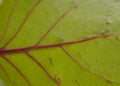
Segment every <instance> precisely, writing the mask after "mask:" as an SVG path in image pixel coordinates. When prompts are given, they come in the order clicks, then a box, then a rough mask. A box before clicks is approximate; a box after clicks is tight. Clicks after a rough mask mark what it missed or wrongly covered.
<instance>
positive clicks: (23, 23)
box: [2, 0, 42, 49]
mask: <svg viewBox="0 0 120 86" xmlns="http://www.w3.org/2000/svg"><path fill="white" fill-rule="evenodd" d="M41 1H42V0H38V2H37V3H36V4H35V5H34V6H33V7H32V9H31V10H30V11H29V12H28V14H27V16H26V18H25V19H24V20H23V22H22V24H21V25H20V27H19V28H18V30H17V31H16V32H15V34H14V35H13V36H12V37H11V38H10V39H9V40H8V41H7V43H6V44H5V45H4V46H3V47H2V49H4V48H5V47H6V46H7V45H8V44H9V43H10V42H11V41H12V40H13V39H14V38H15V37H16V36H17V34H18V33H19V32H20V30H21V29H22V28H23V26H24V25H25V23H26V22H27V20H28V19H29V17H30V15H31V14H32V12H33V11H34V9H35V8H36V7H37V6H38V5H39V3H40V2H41Z"/></svg>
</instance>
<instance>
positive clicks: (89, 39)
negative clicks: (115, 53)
mask: <svg viewBox="0 0 120 86" xmlns="http://www.w3.org/2000/svg"><path fill="white" fill-rule="evenodd" d="M114 34H115V33H113V34H106V35H99V36H92V37H89V38H85V39H82V40H75V41H70V42H63V43H57V44H49V45H42V46H30V47H25V48H18V49H10V50H9V49H8V50H2V49H0V55H3V54H11V53H12V54H13V53H21V52H23V53H24V51H30V50H35V49H44V48H53V47H60V46H65V45H71V44H76V43H82V42H87V41H91V40H95V39H99V38H105V37H109V36H112V35H114ZM117 34H118V33H117Z"/></svg>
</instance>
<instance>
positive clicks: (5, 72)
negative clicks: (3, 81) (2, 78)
mask: <svg viewBox="0 0 120 86" xmlns="http://www.w3.org/2000/svg"><path fill="white" fill-rule="evenodd" d="M0 69H1V70H2V71H3V73H4V74H5V75H6V77H7V78H8V80H9V81H11V80H10V77H9V75H8V73H7V71H6V70H5V68H4V67H3V66H2V64H0Z"/></svg>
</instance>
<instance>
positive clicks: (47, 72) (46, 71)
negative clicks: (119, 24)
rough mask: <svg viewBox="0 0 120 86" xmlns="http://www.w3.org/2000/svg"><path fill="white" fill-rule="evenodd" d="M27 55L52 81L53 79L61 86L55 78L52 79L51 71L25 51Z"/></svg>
mask: <svg viewBox="0 0 120 86" xmlns="http://www.w3.org/2000/svg"><path fill="white" fill-rule="evenodd" d="M25 53H26V55H27V56H28V57H30V58H31V59H32V60H33V61H34V62H35V63H36V64H37V65H38V66H39V67H40V68H41V69H42V70H43V71H44V72H45V73H46V74H47V75H48V77H49V78H50V79H52V80H53V81H54V82H55V83H56V84H57V85H58V86H60V83H59V82H58V81H57V80H56V79H55V78H54V77H52V75H51V74H50V73H49V71H48V70H47V69H46V68H45V67H44V66H43V65H42V64H41V63H40V62H39V61H38V60H37V59H35V58H34V57H33V56H32V55H31V54H29V52H27V51H25Z"/></svg>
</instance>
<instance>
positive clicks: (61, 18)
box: [35, 7, 73, 46]
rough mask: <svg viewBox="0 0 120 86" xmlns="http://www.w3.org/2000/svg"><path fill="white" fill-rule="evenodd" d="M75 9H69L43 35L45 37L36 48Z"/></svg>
mask: <svg viewBox="0 0 120 86" xmlns="http://www.w3.org/2000/svg"><path fill="white" fill-rule="evenodd" d="M72 9H73V7H71V8H69V9H68V10H67V11H65V12H64V13H63V14H62V15H61V16H60V18H59V19H58V20H57V21H56V22H55V23H54V24H53V25H52V26H51V27H50V28H49V29H48V31H47V32H46V33H45V34H43V36H42V37H41V38H40V40H39V41H38V42H37V43H36V44H35V46H37V45H38V44H39V43H40V42H41V41H42V40H43V39H44V38H45V37H46V36H47V34H48V33H49V32H50V31H51V30H53V29H54V28H55V26H56V25H58V24H59V23H60V22H61V20H63V18H64V17H65V16H66V15H67V14H68V13H69V12H70V11H71V10H72Z"/></svg>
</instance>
